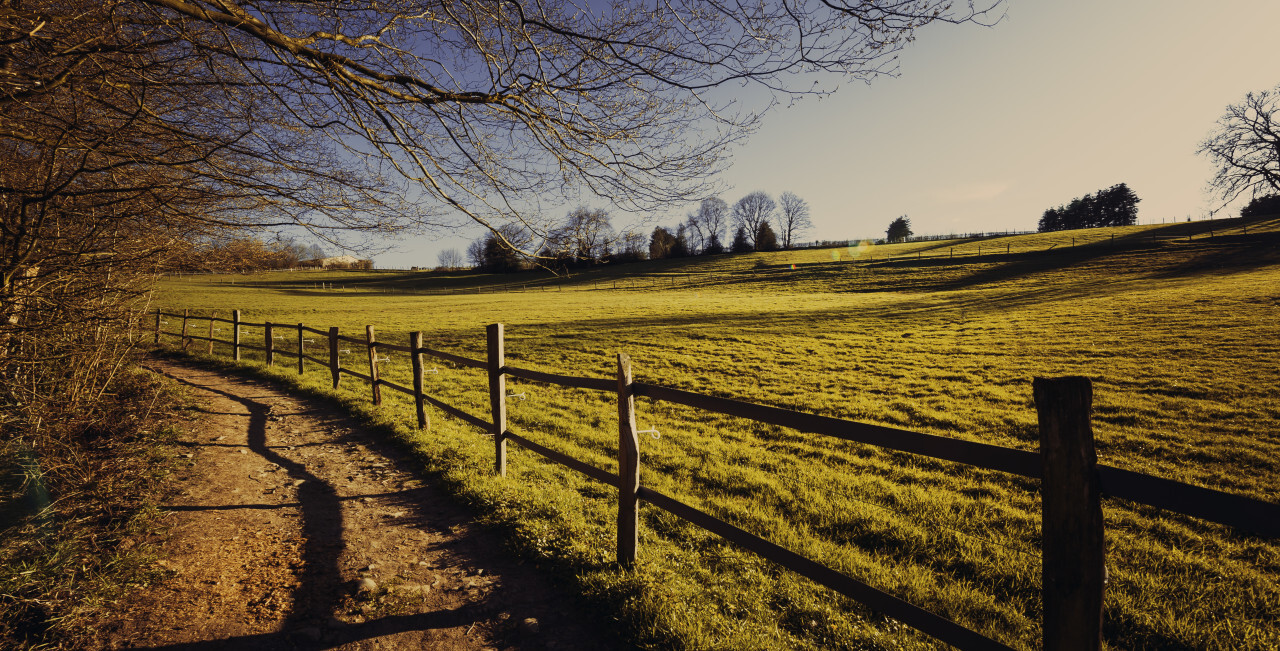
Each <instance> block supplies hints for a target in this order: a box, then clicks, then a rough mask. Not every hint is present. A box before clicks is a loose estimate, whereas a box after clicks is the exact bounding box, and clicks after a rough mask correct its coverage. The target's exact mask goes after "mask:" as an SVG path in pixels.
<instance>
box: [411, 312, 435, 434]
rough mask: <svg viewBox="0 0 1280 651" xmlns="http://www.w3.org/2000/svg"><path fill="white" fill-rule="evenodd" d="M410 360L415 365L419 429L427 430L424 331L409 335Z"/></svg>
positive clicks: (414, 388) (414, 399)
mask: <svg viewBox="0 0 1280 651" xmlns="http://www.w3.org/2000/svg"><path fill="white" fill-rule="evenodd" d="M409 348H411V349H412V350H410V351H409V359H410V361H411V363H412V364H413V402H414V404H415V405H416V407H417V410H418V429H427V427H428V426H429V425H430V423H429V422H428V421H427V409H426V404H424V403H425V401H424V400H423V393H422V352H421V348H422V331H417V332H410V333H409Z"/></svg>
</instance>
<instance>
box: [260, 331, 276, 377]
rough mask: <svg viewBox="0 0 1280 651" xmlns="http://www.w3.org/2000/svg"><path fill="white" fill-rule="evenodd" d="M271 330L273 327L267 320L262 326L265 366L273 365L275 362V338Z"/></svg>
mask: <svg viewBox="0 0 1280 651" xmlns="http://www.w3.org/2000/svg"><path fill="white" fill-rule="evenodd" d="M273 330H274V328H272V327H271V322H270V321H267V322H266V323H264V324H263V326H262V332H263V337H264V338H265V340H266V343H267V345H266V349H267V366H275V363H276V340H275V337H274V334H275V333H274V332H273Z"/></svg>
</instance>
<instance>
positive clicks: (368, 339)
mask: <svg viewBox="0 0 1280 651" xmlns="http://www.w3.org/2000/svg"><path fill="white" fill-rule="evenodd" d="M364 340H365V345H367V346H368V347H369V378H370V381H369V387H370V391H371V393H372V395H373V404H374V406H378V405H381V404H382V386H381V385H379V384H378V347H377V346H376V345H375V344H376V343H377V341H376V340H375V338H374V334H373V326H371V325H367V326H365V327H364Z"/></svg>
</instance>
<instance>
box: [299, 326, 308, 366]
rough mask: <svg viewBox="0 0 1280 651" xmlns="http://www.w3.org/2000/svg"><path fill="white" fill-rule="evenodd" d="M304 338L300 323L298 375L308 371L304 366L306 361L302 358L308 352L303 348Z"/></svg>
mask: <svg viewBox="0 0 1280 651" xmlns="http://www.w3.org/2000/svg"><path fill="white" fill-rule="evenodd" d="M302 337H303V332H302V324H301V323H299V324H298V375H302V373H303V371H304V370H306V366H305V365H304V364H303V362H304V361H306V360H305V359H303V357H302V355H303V353H305V352H306V347H305V346H303V343H302Z"/></svg>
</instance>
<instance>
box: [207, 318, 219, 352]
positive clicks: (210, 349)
mask: <svg viewBox="0 0 1280 651" xmlns="http://www.w3.org/2000/svg"><path fill="white" fill-rule="evenodd" d="M217 316H218V313H217V312H211V313H210V314H209V354H210V355H212V354H213V320H214V319H215V318H217Z"/></svg>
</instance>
